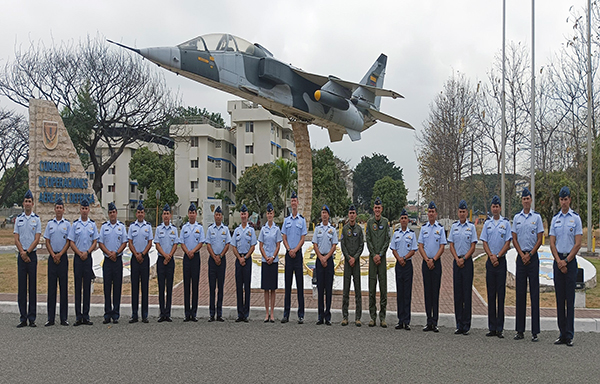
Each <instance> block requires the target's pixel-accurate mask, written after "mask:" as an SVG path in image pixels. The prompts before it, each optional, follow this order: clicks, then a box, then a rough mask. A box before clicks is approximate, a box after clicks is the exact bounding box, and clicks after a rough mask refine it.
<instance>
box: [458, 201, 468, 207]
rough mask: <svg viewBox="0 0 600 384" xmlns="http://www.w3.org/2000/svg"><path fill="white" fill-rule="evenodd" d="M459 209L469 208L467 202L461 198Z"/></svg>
mask: <svg viewBox="0 0 600 384" xmlns="http://www.w3.org/2000/svg"><path fill="white" fill-rule="evenodd" d="M458 209H467V202H466V201H464V200H461V201H460V203H458Z"/></svg>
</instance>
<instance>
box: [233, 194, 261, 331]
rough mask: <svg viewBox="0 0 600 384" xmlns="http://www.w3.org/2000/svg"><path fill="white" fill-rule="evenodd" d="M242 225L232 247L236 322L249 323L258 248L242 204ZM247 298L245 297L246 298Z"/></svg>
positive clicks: (237, 230)
mask: <svg viewBox="0 0 600 384" xmlns="http://www.w3.org/2000/svg"><path fill="white" fill-rule="evenodd" d="M240 218H241V220H242V224H240V226H239V227H237V228H236V229H235V231H234V232H233V237H232V238H231V246H232V249H233V254H234V255H235V258H236V260H235V288H236V296H237V311H238V317H237V319H236V320H235V321H236V322H238V323H239V322H240V321H244V322H246V323H247V322H248V316H249V315H250V279H251V278H252V253H253V252H254V247H255V246H256V242H257V241H256V233H255V232H254V228H252V227H251V226H249V225H248V208H247V207H246V204H242V208H241V209H240ZM244 296H245V297H244Z"/></svg>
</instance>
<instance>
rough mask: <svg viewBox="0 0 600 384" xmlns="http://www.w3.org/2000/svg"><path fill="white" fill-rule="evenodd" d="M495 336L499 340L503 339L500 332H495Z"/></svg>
mask: <svg viewBox="0 0 600 384" xmlns="http://www.w3.org/2000/svg"><path fill="white" fill-rule="evenodd" d="M496 336H498V338H499V339H504V334H503V333H502V332H496Z"/></svg>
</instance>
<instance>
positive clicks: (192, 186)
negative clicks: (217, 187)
mask: <svg viewBox="0 0 600 384" xmlns="http://www.w3.org/2000/svg"><path fill="white" fill-rule="evenodd" d="M190 189H191V191H192V192H194V191H195V190H196V189H198V180H196V181H191V182H190Z"/></svg>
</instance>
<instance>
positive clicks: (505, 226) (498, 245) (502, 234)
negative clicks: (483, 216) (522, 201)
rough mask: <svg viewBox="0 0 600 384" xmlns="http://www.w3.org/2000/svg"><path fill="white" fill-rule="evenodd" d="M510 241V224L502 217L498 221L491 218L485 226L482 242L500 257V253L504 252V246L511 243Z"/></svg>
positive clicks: (482, 232)
mask: <svg viewBox="0 0 600 384" xmlns="http://www.w3.org/2000/svg"><path fill="white" fill-rule="evenodd" d="M510 239H512V233H511V231H510V223H509V222H508V220H506V219H505V218H504V217H502V216H500V219H498V220H494V219H493V218H490V219H488V220H487V221H486V222H485V223H484V224H483V229H482V230H481V241H485V242H486V243H488V247H489V248H490V251H491V252H492V253H493V254H494V255H498V252H500V251H501V250H502V248H503V247H504V244H505V243H506V242H507V241H510ZM498 256H504V255H498Z"/></svg>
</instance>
